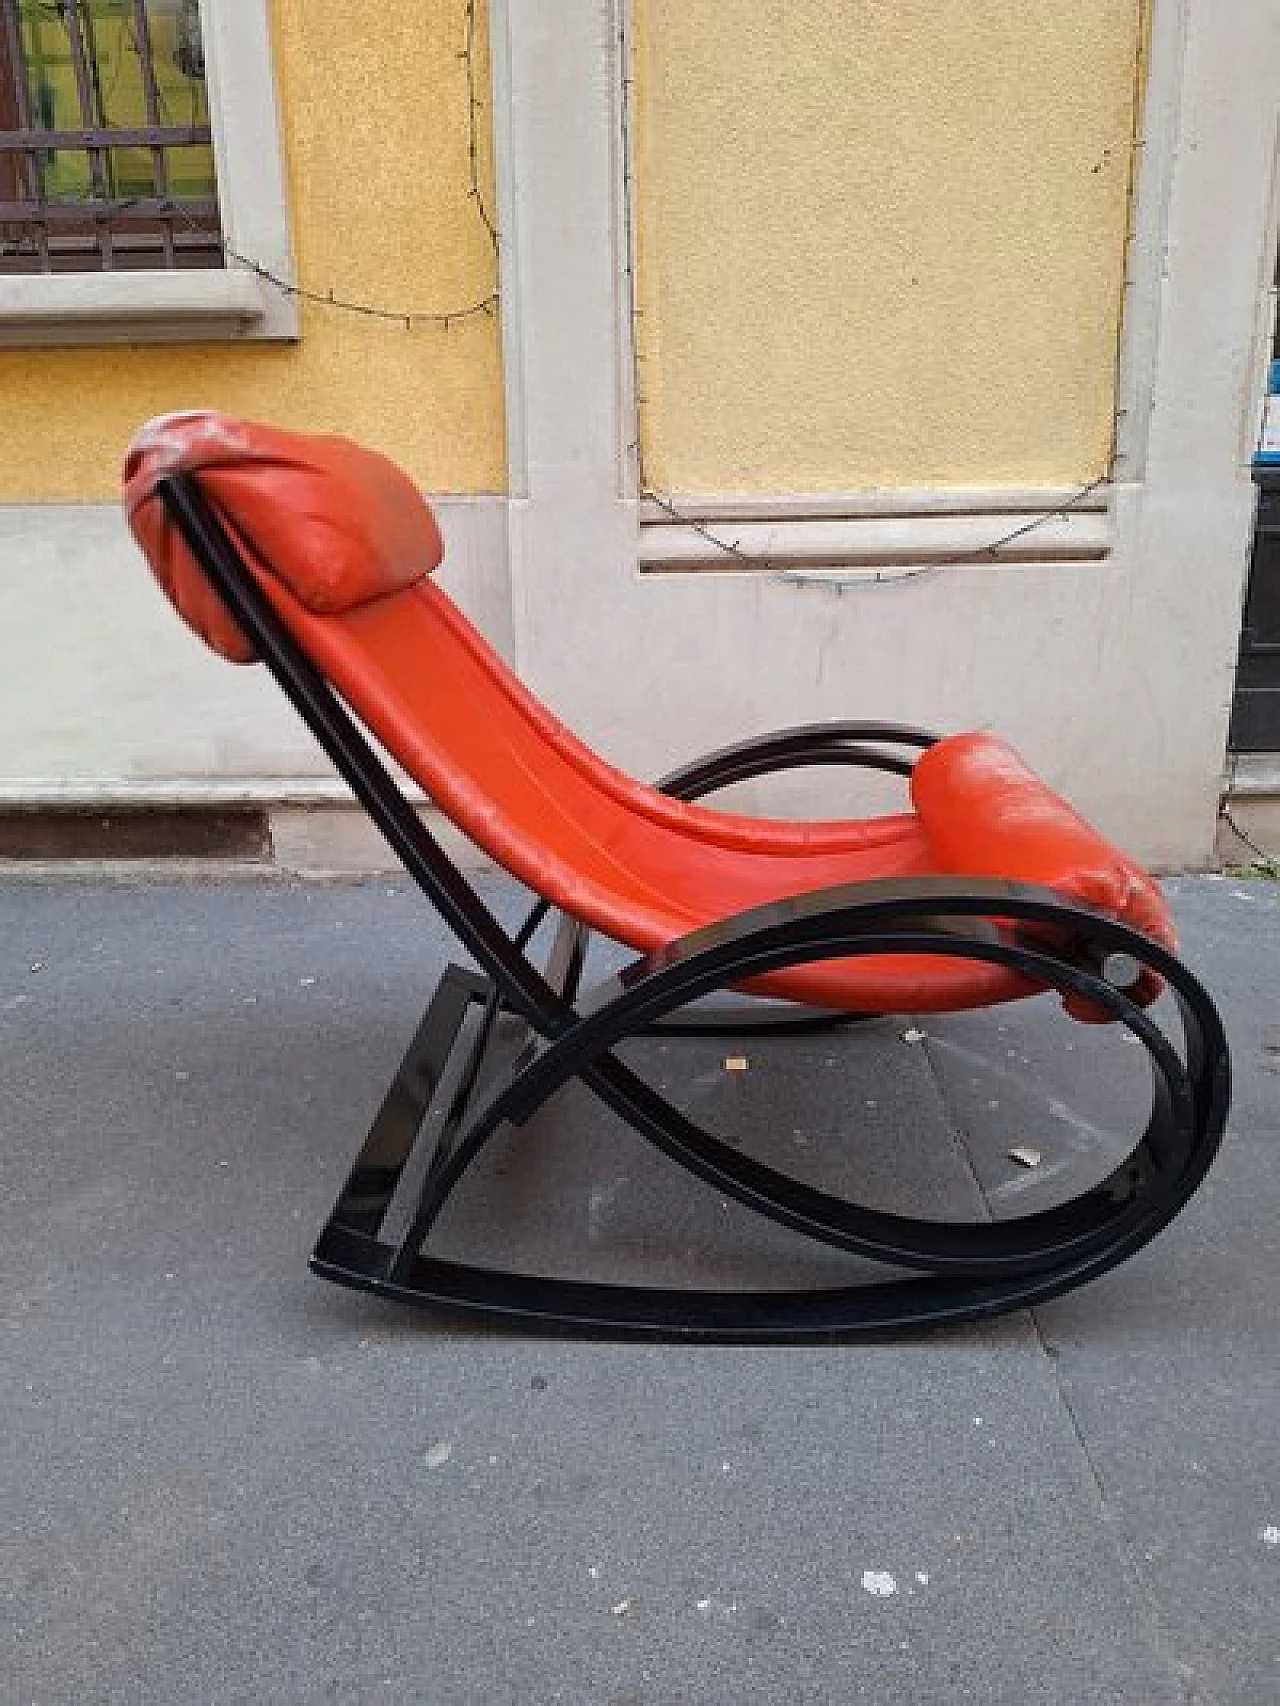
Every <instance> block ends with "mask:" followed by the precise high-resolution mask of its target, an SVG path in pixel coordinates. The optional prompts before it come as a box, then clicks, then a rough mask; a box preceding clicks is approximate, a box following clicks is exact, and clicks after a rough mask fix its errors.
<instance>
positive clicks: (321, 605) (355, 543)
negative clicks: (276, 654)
mask: <svg viewBox="0 0 1280 1706" xmlns="http://www.w3.org/2000/svg"><path fill="white" fill-rule="evenodd" d="M179 468H184V469H190V470H198V471H199V473H200V476H201V481H202V484H203V486H204V488H205V490H206V491H207V492H208V494H209V496H210V497H211V498H212V499H213V501H214V502H215V503H216V504H217V506H218V508H219V509H220V510H221V511H222V513H223V514H224V515H225V516H226V517H227V518H228V519H229V520H230V521H231V522H232V524H233V527H234V530H235V532H236V533H237V534H238V536H239V539H240V543H241V545H242V546H243V547H244V548H245V550H246V551H247V552H248V553H249V554H250V555H251V556H252V557H253V559H254V563H255V566H256V567H258V568H259V569H261V570H262V571H263V572H265V573H267V574H271V575H275V576H276V577H278V578H279V579H280V580H281V581H282V582H283V583H284V584H285V586H287V587H288V588H289V590H290V592H292V593H293V594H294V596H295V597H296V598H297V599H298V600H299V602H300V603H301V604H302V605H303V606H305V608H306V609H308V610H310V611H314V612H315V613H316V614H317V615H321V616H333V615H338V614H340V613H341V612H342V611H344V610H353V609H355V608H356V607H357V606H358V605H361V604H367V603H369V602H370V601H371V600H373V599H378V598H385V597H386V596H387V595H388V594H389V593H392V592H400V591H403V590H404V588H406V587H409V586H412V585H413V584H414V582H415V581H418V580H421V579H422V577H423V576H424V575H429V574H430V573H431V572H432V570H433V569H437V568H439V566H440V561H441V559H442V557H443V556H444V545H443V543H442V542H441V539H440V529H439V528H438V527H437V526H436V519H435V516H433V515H432V513H431V511H430V510H429V509H428V508H427V506H426V504H424V503H423V502H422V499H421V498H420V497H419V496H418V494H417V491H416V490H415V488H414V486H413V483H412V481H410V480H409V479H408V477H407V476H406V475H405V474H403V473H401V471H400V469H399V468H397V467H396V466H395V464H394V463H393V462H388V461H387V459H386V457H385V456H378V455H377V454H375V453H374V452H373V451H371V450H364V449H362V448H361V447H360V446H359V445H355V444H351V443H350V442H348V441H347V440H346V439H341V438H319V437H312V436H308V437H301V436H300V435H299V434H297V433H289V432H281V431H279V430H278V429H277V428H274V427H266V426H256V425H252V426H251V425H250V424H249V423H247V422H244V421H235V420H230V419H228V418H227V417H226V416H225V415H215V414H185V415H161V416H160V417H159V418H158V419H157V420H154V421H150V422H148V424H147V425H146V426H145V427H144V428H143V429H142V431H141V432H140V433H139V434H138V436H137V438H136V439H135V440H134V442H133V445H132V446H131V448H130V451H129V455H128V457H127V459H126V461H125V467H124V477H125V494H126V503H127V505H128V507H129V514H130V519H131V521H132V523H133V528H134V532H135V534H136V535H137V538H138V541H139V543H140V544H141V546H142V548H143V550H144V551H145V552H146V553H147V557H148V558H149V560H150V562H151V564H152V567H153V568H154V569H155V571H156V574H157V575H158V576H159V578H160V582H161V584H162V585H163V586H164V588H165V591H166V592H167V593H168V594H169V597H170V598H171V599H172V600H173V602H174V604H175V605H176V606H177V608H178V610H179V611H180V612H181V614H182V615H183V616H184V617H185V618H186V620H187V621H188V622H189V623H190V625H191V626H192V627H193V628H194V629H195V631H196V632H197V633H198V634H199V635H200V636H201V638H202V639H204V640H205V641H207V642H208V644H209V645H210V646H212V647H213V649H214V650H215V651H218V652H221V653H222V654H223V656H224V657H229V658H231V659H232V660H233V661H234V662H236V663H249V662H251V661H252V660H253V651H252V648H251V647H250V646H249V644H248V642H247V641H246V640H245V638H244V636H243V634H241V632H240V630H239V628H237V627H236V625H235V623H234V622H233V621H232V620H231V618H230V617H229V616H228V615H227V614H226V611H225V609H224V607H223V606H222V603H221V601H220V600H219V599H218V598H217V595H216V594H214V593H213V592H212V589H211V588H210V586H209V583H208V581H207V580H206V579H205V577H204V575H203V574H202V573H201V571H200V570H199V568H197V566H196V564H195V563H194V562H193V560H192V558H191V556H190V553H189V552H188V551H187V549H186V547H185V545H184V544H183V543H182V540H181V539H180V538H179V537H178V536H177V535H176V534H173V533H171V532H170V524H169V521H168V517H167V515H166V513H165V510H164V508H163V506H162V505H161V504H158V503H148V502H146V498H147V497H148V496H149V494H150V492H151V490H152V488H153V487H154V483H155V481H156V480H157V479H159V478H160V477H161V476H162V475H163V474H166V473H170V472H173V471H174V470H176V469H179ZM264 477H265V478H266V480H267V481H268V483H269V489H270V491H271V494H272V501H271V502H270V503H263V502H262V493H263V490H264Z"/></svg>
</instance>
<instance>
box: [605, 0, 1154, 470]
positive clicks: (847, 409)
mask: <svg viewBox="0 0 1280 1706" xmlns="http://www.w3.org/2000/svg"><path fill="white" fill-rule="evenodd" d="M1142 13H1143V8H1142V5H1141V3H1140V0H1072V3H1071V4H1070V5H1063V4H1062V3H1061V0H1021V3H1019V4H1016V5H1014V4H1010V0H772V3H771V4H768V5H761V4H760V3H759V0H635V9H634V46H633V53H634V67H633V69H634V74H635V79H636V81H635V89H634V97H633V104H632V134H633V150H634V161H635V184H634V189H633V204H634V215H633V217H634V229H635V240H636V250H637V275H638V282H637V307H638V309H639V311H640V318H639V320H638V331H637V343H638V355H639V361H638V386H639V392H640V395H641V398H642V407H641V423H642V447H643V455H644V472H645V476H646V479H647V480H648V482H649V484H650V485H651V486H652V487H653V488H655V489H657V490H667V491H675V492H681V493H684V492H689V493H697V492H704V493H716V492H723V493H732V492H743V493H750V492H755V493H762V492H787V491H793V492H806V491H823V490H837V491H855V490H861V489H866V488H871V487H881V486H887V487H893V486H926V485H943V486H948V485H950V486H1000V485H1058V484H1061V485H1069V484H1075V483H1077V482H1079V483H1084V482H1086V481H1089V480H1091V479H1093V478H1095V477H1096V476H1098V475H1099V474H1101V473H1102V472H1103V471H1104V470H1105V469H1106V467H1107V465H1108V462H1109V459H1110V454H1111V445H1112V423H1113V417H1114V407H1115V371H1116V353H1117V348H1118V334H1119V318H1120V307H1121V293H1122V284H1123V265H1124V246H1125V235H1126V228H1127V215H1128V195H1129V184H1130V165H1131V157H1132V147H1131V143H1132V138H1133V135H1134V123H1135V108H1136V96H1137V87H1138V81H1139V77H1138V66H1139V63H1140V55H1141V49H1142V41H1143V16H1142Z"/></svg>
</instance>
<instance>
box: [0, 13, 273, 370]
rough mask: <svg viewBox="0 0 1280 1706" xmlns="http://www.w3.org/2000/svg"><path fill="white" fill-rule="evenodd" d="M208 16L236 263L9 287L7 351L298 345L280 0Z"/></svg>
mask: <svg viewBox="0 0 1280 1706" xmlns="http://www.w3.org/2000/svg"><path fill="white" fill-rule="evenodd" d="M200 17H201V26H202V30H203V34H204V50H205V77H206V80H207V83H208V90H209V115H210V125H211V127H212V130H213V153H214V162H215V165H216V169H217V177H218V205H219V210H220V213H221V219H222V240H223V243H224V244H225V245H226V248H227V250H228V251H229V252H228V254H227V259H226V265H225V266H224V267H216V268H215V267H210V268H201V269H193V270H191V271H182V272H179V271H150V272H132V271H130V272H125V271H122V272H116V273H109V272H102V273H100V272H92V273H90V272H85V273H58V274H47V273H29V274H23V275H20V276H16V277H7V278H0V348H11V347H14V346H20V345H28V346H50V345H63V344H108V343H189V342H197V341H198V342H202V343H203V342H208V341H210V340H221V339H231V340H273V341H277V342H278V341H289V340H292V339H295V338H297V336H298V309H297V302H296V299H295V298H294V297H293V296H292V295H291V294H290V291H289V289H288V288H281V286H282V285H283V286H285V287H289V286H292V285H293V284H294V282H295V273H294V263H293V249H292V244H291V242H290V236H289V222H288V213H287V207H286V200H285V175H284V158H283V150H282V147H281V139H280V114H279V108H278V105H277V101H276V92H275V83H274V78H273V75H272V54H271V20H270V16H269V0H201V7H200ZM236 257H243V258H236ZM257 269H261V271H259V270H257ZM264 274H270V275H271V278H272V279H275V280H278V281H280V282H279V283H273V282H271V279H268V278H267V277H265V276H263V275H264Z"/></svg>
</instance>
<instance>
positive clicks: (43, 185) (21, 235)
mask: <svg viewBox="0 0 1280 1706" xmlns="http://www.w3.org/2000/svg"><path fill="white" fill-rule="evenodd" d="M264 167H265V170H264ZM249 263H257V266H259V267H261V268H262V269H263V270H264V271H267V272H270V273H272V274H273V275H275V276H276V277H277V278H283V279H286V280H288V279H289V278H291V276H292V274H291V270H290V257H289V246H288V237H287V232H286V229H285V221H284V206H283V189H282V183H281V172H280V162H279V147H278V140H277V137H276V117H275V107H274V98H273V94H272V90H271V85H270V71H269V56H268V39H267V29H266V17H265V3H264V0H0V342H4V343H15V342H25V343H65V342H88V341H94V342H97V341H108V340H113V339H120V338H128V339H130V340H139V339H145V338H148V337H154V338H163V339H173V338H182V337H192V338H194V337H201V338H207V337H210V336H251V337H252V336H258V337H262V336H267V337H291V336H294V335H296V324H295V317H294V312H293V305H292V303H291V301H290V300H289V298H288V296H287V294H286V293H285V292H282V291H280V290H279V289H278V288H276V287H275V286H273V285H271V284H270V283H269V281H268V280H267V279H265V278H264V277H262V276H261V273H259V272H258V271H256V270H255V268H254V266H253V265H252V264H249Z"/></svg>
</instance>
